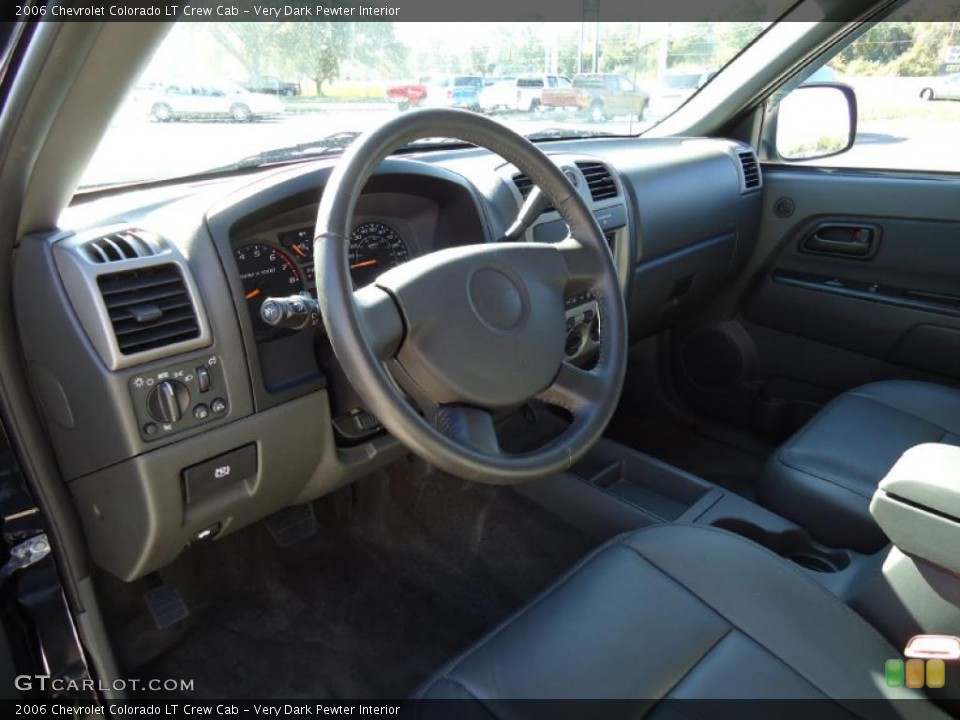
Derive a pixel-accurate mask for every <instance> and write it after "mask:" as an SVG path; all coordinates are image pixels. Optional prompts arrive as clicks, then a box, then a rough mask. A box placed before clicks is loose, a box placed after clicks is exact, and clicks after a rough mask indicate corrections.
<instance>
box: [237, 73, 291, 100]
mask: <svg viewBox="0 0 960 720" xmlns="http://www.w3.org/2000/svg"><path fill="white" fill-rule="evenodd" d="M243 87H244V88H245V89H246V90H249V91H250V92H254V93H264V94H266V95H276V96H278V97H281V96H282V97H294V96H296V95H299V94H300V83H298V82H292V81H289V80H281V79H280V78H278V77H277V76H276V75H261V76H259V77H257V78H251V79H250V80H249V81H248V82H245V83H244V84H243Z"/></svg>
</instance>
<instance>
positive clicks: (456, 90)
mask: <svg viewBox="0 0 960 720" xmlns="http://www.w3.org/2000/svg"><path fill="white" fill-rule="evenodd" d="M482 87H483V78H482V77H480V76H479V75H445V76H441V77H438V78H433V79H430V80H429V81H428V82H426V83H425V87H424V90H425V92H424V95H423V97H422V98H421V99H420V103H419V104H420V105H423V106H424V107H458V108H467V109H468V110H479V109H480V100H479V97H478V96H479V94H480V90H481V88H482Z"/></svg>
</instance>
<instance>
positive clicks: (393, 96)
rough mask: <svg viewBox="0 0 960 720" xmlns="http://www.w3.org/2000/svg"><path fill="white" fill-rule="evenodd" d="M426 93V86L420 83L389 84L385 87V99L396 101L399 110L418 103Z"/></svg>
mask: <svg viewBox="0 0 960 720" xmlns="http://www.w3.org/2000/svg"><path fill="white" fill-rule="evenodd" d="M426 94H427V86H426V85H424V84H422V83H410V84H407V85H391V86H390V87H388V88H387V100H389V101H390V102H392V103H396V104H397V106H398V107H399V108H400V109H401V110H407V109H409V108H411V107H415V106H416V105H419V104H420V101H421V100H423V97H424V96H425V95H426Z"/></svg>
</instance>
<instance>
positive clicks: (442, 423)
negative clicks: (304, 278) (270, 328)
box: [314, 109, 627, 485]
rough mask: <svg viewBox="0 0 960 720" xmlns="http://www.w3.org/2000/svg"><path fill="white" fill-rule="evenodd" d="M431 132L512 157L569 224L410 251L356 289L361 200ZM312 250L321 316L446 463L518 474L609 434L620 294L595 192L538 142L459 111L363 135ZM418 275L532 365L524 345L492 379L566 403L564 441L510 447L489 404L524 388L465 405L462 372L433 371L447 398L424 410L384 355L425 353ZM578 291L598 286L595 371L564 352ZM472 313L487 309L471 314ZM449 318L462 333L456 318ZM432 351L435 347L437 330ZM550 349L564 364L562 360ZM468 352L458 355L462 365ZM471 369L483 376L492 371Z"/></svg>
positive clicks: (563, 458) (329, 187) (618, 369)
mask: <svg viewBox="0 0 960 720" xmlns="http://www.w3.org/2000/svg"><path fill="white" fill-rule="evenodd" d="M429 137H449V138H456V139H460V140H465V141H467V142H470V143H473V144H475V145H479V146H481V147H484V148H486V149H488V150H490V151H492V152H494V153H496V154H498V155H500V156H501V157H503V158H504V159H505V160H507V161H508V162H510V163H512V164H513V165H515V166H516V167H517V168H519V169H520V170H521V171H523V172H524V173H526V174H527V176H528V177H529V178H531V180H532V181H533V182H534V183H535V184H536V185H539V186H540V188H541V189H542V191H543V192H544V193H545V194H546V196H547V197H548V198H549V199H550V201H551V202H552V204H553V205H554V207H555V208H556V209H557V211H558V212H559V213H560V216H561V217H562V218H563V219H564V220H565V221H566V223H567V225H568V227H569V229H570V234H569V237H567V238H566V239H565V240H562V241H560V242H558V243H553V244H542V243H488V244H484V245H480V246H477V245H474V246H463V247H459V248H451V249H449V250H442V251H438V252H435V253H431V254H430V255H428V256H424V257H423V258H416V259H413V260H411V261H409V262H408V263H405V264H404V265H402V266H400V267H399V268H395V269H393V270H391V271H389V272H387V273H385V274H384V275H381V276H380V278H379V279H378V280H377V281H376V282H375V284H373V285H369V286H367V287H366V288H361V289H359V290H354V288H353V284H352V281H351V278H350V269H349V263H348V246H349V237H350V233H351V223H352V218H353V214H354V209H355V206H356V202H357V198H358V197H359V195H360V193H361V191H362V190H363V188H364V186H365V185H366V183H367V180H368V179H369V178H370V176H371V175H372V174H373V172H374V171H375V170H376V168H377V167H378V166H379V165H380V163H381V162H382V161H383V160H384V159H385V158H386V157H387V156H388V155H389V154H390V153H391V152H393V151H394V150H396V149H398V148H400V147H403V146H404V145H407V144H408V143H410V142H412V141H414V140H418V139H421V138H429ZM314 260H315V267H316V277H317V298H318V301H319V304H320V310H321V313H322V317H323V322H324V325H325V327H326V330H327V334H328V336H329V339H330V343H331V346H332V349H333V351H334V354H335V355H336V357H337V359H338V361H339V362H340V363H341V365H342V367H343V370H344V372H345V374H346V376H347V378H348V380H349V381H350V382H351V383H352V385H353V387H354V388H355V389H356V391H357V393H358V394H359V395H360V397H361V398H362V399H363V401H364V402H365V404H366V406H367V408H368V409H369V411H370V412H372V413H373V414H374V415H375V416H376V417H377V418H378V419H379V420H380V421H381V423H382V424H383V425H384V427H385V428H386V429H387V430H388V431H389V432H390V433H391V434H392V435H393V436H394V437H396V438H397V439H398V440H399V441H400V442H402V443H403V444H404V445H406V446H407V447H408V448H409V449H410V450H412V451H413V452H415V453H416V454H418V455H420V456H421V457H423V458H424V459H425V460H427V461H428V462H430V463H432V464H433V465H435V466H436V467H438V468H440V469H442V470H444V471H446V472H448V473H451V474H453V475H457V476H459V477H463V478H465V479H468V480H474V481H478V482H484V483H489V484H498V485H509V484H516V483H520V482H525V481H529V480H534V479H537V478H541V477H544V476H546V475H548V474H552V473H556V472H560V471H563V470H566V469H569V468H570V467H571V466H572V465H573V464H574V463H575V462H576V461H577V460H578V459H579V458H580V457H582V455H583V454H584V453H585V452H586V451H587V450H588V449H589V448H590V447H591V446H592V445H593V444H594V443H595V442H596V441H597V440H598V439H599V438H600V437H601V436H602V434H603V431H604V429H605V428H606V425H607V423H608V422H609V420H610V418H611V417H612V415H613V412H614V410H615V409H616V405H617V402H618V399H619V396H620V391H621V389H622V386H623V380H624V375H625V372H626V353H627V320H626V311H625V309H624V303H623V295H622V292H621V289H620V284H619V281H618V278H617V271H616V268H615V265H614V261H613V258H612V255H611V253H610V250H609V248H608V246H607V243H606V239H605V238H604V236H603V232H602V231H601V229H600V227H599V225H598V224H597V221H596V219H595V218H594V216H593V214H592V213H591V212H590V209H589V208H588V206H587V204H586V202H585V201H584V199H583V198H582V197H581V196H580V195H579V193H578V192H577V191H576V189H575V188H574V187H573V186H572V185H571V184H570V182H569V180H568V179H567V178H566V177H565V176H564V174H563V172H562V171H561V170H560V169H559V168H558V167H557V166H556V165H554V164H553V162H551V161H550V160H549V159H548V158H547V156H546V155H545V154H544V153H543V152H542V151H541V150H540V149H539V148H538V147H537V146H536V145H534V144H533V143H531V142H530V141H529V140H527V139H525V138H523V137H521V136H520V135H518V134H516V133H515V132H513V131H512V130H510V129H508V128H506V127H504V126H503V125H501V124H500V123H498V122H496V121H494V120H491V119H489V118H486V117H484V116H482V115H478V114H475V113H471V112H467V111H462V110H452V109H435V110H434V109H428V110H418V111H415V112H412V113H407V114H403V115H400V116H398V117H397V118H396V119H394V120H391V121H389V122H387V123H385V124H384V125H382V126H380V127H378V128H377V129H375V130H373V131H371V132H369V133H367V134H365V135H363V136H361V137H360V138H358V139H357V140H356V141H355V142H354V143H353V144H352V145H351V146H350V147H349V148H348V150H347V151H346V152H345V153H344V155H343V157H342V158H341V160H340V161H339V162H338V163H337V165H336V167H335V169H334V170H333V172H332V174H331V176H330V178H329V181H328V182H327V184H326V187H325V189H324V191H323V194H322V197H321V201H320V207H319V210H318V214H317V225H316V232H315V241H314ZM447 276H455V277H460V276H462V277H463V278H466V285H465V288H466V290H465V292H463V293H462V294H463V295H464V297H466V296H469V297H466V300H463V299H462V298H461V297H460V296H461V291H460V288H459V286H458V285H450V282H449V281H447V280H445V279H444V280H442V278H446V277H447ZM478 278H479V280H478ZM504 278H506V279H504ZM417 283H421V284H429V283H433V286H434V287H436V288H445V290H443V300H439V301H438V300H437V298H436V297H434V298H433V302H434V303H437V302H439V304H440V305H441V306H442V305H444V303H445V302H447V301H448V300H449V303H450V307H451V308H452V307H453V306H454V305H456V306H457V307H458V308H459V307H460V306H462V307H463V308H464V309H463V310H462V311H461V312H462V313H464V315H463V317H465V318H467V319H468V320H469V321H470V322H473V321H474V320H475V319H477V321H478V322H479V323H482V324H483V325H484V326H490V323H491V322H492V323H493V325H494V327H491V328H490V331H489V333H488V334H484V333H479V334H480V335H483V338H481V340H483V339H486V340H489V343H491V344H497V343H500V345H497V347H496V348H494V350H500V349H501V348H503V347H514V345H503V343H505V342H506V343H510V342H516V343H517V344H516V345H515V346H516V347H522V348H526V354H527V356H530V357H531V359H530V362H529V363H527V362H525V361H524V359H523V357H522V355H523V353H519V354H518V357H516V358H513V361H512V362H511V363H510V364H504V363H496V365H497V366H496V367H493V366H491V367H489V375H490V377H489V383H490V385H489V387H491V388H500V387H501V386H502V385H506V386H510V385H511V383H512V382H513V377H514V376H513V374H511V373H514V372H515V373H516V374H517V376H518V377H519V378H520V379H519V380H517V381H516V382H515V383H513V384H514V385H516V389H515V390H514V394H517V393H520V394H521V395H526V394H527V393H529V394H530V396H529V397H523V398H521V399H522V400H523V401H528V400H532V399H534V398H537V399H540V400H542V401H544V402H547V403H549V404H552V405H555V406H559V407H562V408H564V409H566V410H567V411H569V412H570V414H571V415H572V417H573V422H572V423H571V424H570V426H569V427H568V428H567V429H566V430H565V431H564V432H563V433H562V434H561V435H560V437H558V438H556V439H555V440H553V441H552V442H550V443H548V444H547V445H545V446H544V447H542V448H540V449H538V450H536V451H533V452H530V453H525V454H519V455H509V454H505V453H503V452H501V451H500V448H499V445H498V444H497V441H496V438H495V434H494V421H493V412H494V411H496V410H497V409H500V408H501V407H504V406H505V405H504V404H505V403H507V402H508V401H509V400H511V399H514V398H512V397H511V396H510V394H509V392H507V393H506V394H505V395H504V397H503V398H498V403H499V404H498V406H497V407H484V406H482V405H480V403H479V402H471V401H470V397H475V396H476V393H474V396H469V395H467V398H468V399H467V401H461V400H460V396H458V395H457V391H459V390H460V387H461V386H463V385H466V384H467V383H466V382H464V383H460V384H458V381H459V380H460V379H461V378H460V377H455V378H453V379H451V380H449V381H448V382H446V384H444V382H445V380H444V379H441V380H437V385H436V387H439V388H440V389H441V390H440V391H438V392H437V393H436V394H441V395H445V396H447V397H445V399H436V398H433V400H434V401H435V403H436V404H435V406H433V407H432V408H429V409H423V413H424V414H421V412H419V411H418V410H417V408H415V407H414V406H413V405H412V404H411V403H410V401H409V400H408V399H407V398H406V397H405V394H404V392H403V391H402V390H401V389H400V387H399V386H398V385H397V382H396V381H395V380H394V379H393V377H392V376H391V374H390V372H389V371H388V369H387V363H397V362H399V363H400V364H401V365H403V364H404V363H407V364H408V365H409V366H410V367H414V365H411V362H412V361H411V358H417V357H419V355H418V354H417V352H419V350H420V348H417V347H416V342H417V340H418V338H419V337H420V335H421V334H422V333H421V332H420V328H421V326H426V325H427V320H426V319H424V313H429V312H430V310H429V309H426V310H425V309H424V308H425V307H426V306H425V302H424V300H425V299H424V298H423V297H418V296H417V291H416V286H417ZM444 283H445V284H444ZM434 292H435V294H436V293H437V291H436V290H434ZM553 292H556V293H558V294H559V296H558V299H554V298H552V297H551V295H550V294H551V293H553ZM574 292H589V293H592V295H593V296H594V298H595V299H596V301H597V304H598V308H599V315H600V322H601V327H600V351H599V356H598V358H597V361H596V364H595V365H594V367H593V368H591V369H590V370H584V369H580V368H577V367H575V366H573V365H571V364H569V363H567V362H566V361H565V360H564V355H563V349H562V337H563V335H564V332H565V331H564V330H563V325H564V316H563V312H562V308H563V298H564V295H565V294H573V293H574ZM557 302H559V306H558V305H557ZM468 307H469V308H470V309H469V310H468V309H467V308H468ZM557 307H559V308H560V314H559V318H556V315H557ZM478 308H480V309H479V310H478ZM490 308H492V310H491V309H490ZM418 312H419V313H420V316H419V317H418V316H417V313H418ZM453 312H454V310H451V313H453ZM469 312H473V313H474V314H475V315H476V316H477V318H473V317H470V316H469V314H468V313H469ZM491 318H492V320H491ZM442 320H443V318H442V313H441V310H440V309H437V310H435V311H434V314H433V315H432V316H431V319H430V322H431V323H435V322H440V321H442ZM554 320H557V322H558V323H559V328H560V337H561V341H560V347H558V348H554V345H556V334H555V331H554V330H553V328H552V325H551V323H552V322H553V321H554ZM536 322H539V323H541V326H540V332H541V333H542V339H543V341H542V342H540V340H541V338H540V337H534V336H533V335H530V336H529V337H521V335H522V333H523V332H528V333H529V332H533V331H534V330H536V328H533V325H534V324H536ZM511 323H513V325H511ZM528 325H529V326H530V327H529V328H528V327H527V326H528ZM477 327H480V325H479V324H478V325H477ZM450 328H451V331H453V330H457V331H459V328H455V327H454V326H452V325H451V326H450ZM484 332H486V331H484ZM512 335H516V337H515V338H514V337H512ZM523 342H526V343H527V344H526V345H523V344H522V343H523ZM531 343H533V344H531ZM540 345H545V346H549V347H545V348H541V347H540ZM432 347H434V348H436V347H439V346H438V345H436V341H435V340H434V345H433V346H432ZM475 347H476V348H477V349H478V350H482V349H483V348H482V346H480V345H476V346H475ZM415 351H417V352H415ZM444 352H449V350H444ZM421 354H423V355H429V352H426V351H424V353H421ZM480 354H482V353H480ZM500 354H501V355H502V354H503V353H500ZM532 355H537V357H536V358H532ZM554 355H556V368H555V369H552V367H553V361H554ZM471 360H472V358H470V357H464V358H462V361H463V363H465V364H469V363H470V362H471ZM429 362H430V360H429V359H427V360H426V364H425V365H424V366H423V367H421V366H419V365H417V366H416V371H417V372H418V373H419V377H420V378H421V381H422V382H421V384H423V385H431V384H433V383H434V381H435V379H436V375H435V374H431V371H432V370H435V368H434V367H433V366H431V365H429ZM528 365H535V366H536V367H532V368H531V367H528ZM447 367H448V368H449V369H450V375H451V377H452V376H453V375H455V374H456V372H459V371H458V370H455V369H454V368H453V367H452V364H451V363H449V362H448V363H447ZM473 369H474V370H476V371H478V372H481V373H482V372H484V368H482V367H479V368H473ZM548 371H549V372H548ZM440 375H442V373H440ZM541 375H542V376H543V377H542V382H541V377H540V376H541ZM539 385H542V387H540V386H539ZM451 398H453V399H454V401H452V402H451V401H450V400H451ZM515 404H516V405H519V404H522V403H515ZM431 414H432V416H430V415H431Z"/></svg>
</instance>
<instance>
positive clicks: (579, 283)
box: [554, 237, 605, 294]
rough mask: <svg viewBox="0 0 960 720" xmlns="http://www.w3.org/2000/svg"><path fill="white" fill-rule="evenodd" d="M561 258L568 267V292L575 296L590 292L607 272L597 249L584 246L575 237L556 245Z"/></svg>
mask: <svg viewBox="0 0 960 720" xmlns="http://www.w3.org/2000/svg"><path fill="white" fill-rule="evenodd" d="M554 247H556V248H557V250H559V251H560V257H562V258H563V262H564V264H565V266H566V271H567V275H566V278H565V284H566V292H567V293H568V294H573V293H577V292H583V291H586V290H590V289H591V288H592V287H594V286H595V285H596V283H597V278H599V277H602V276H603V274H604V271H605V268H604V264H603V260H602V258H601V257H600V256H599V254H598V253H597V250H596V248H591V247H589V246H588V245H584V244H583V243H581V242H580V241H579V240H577V239H576V238H574V237H568V238H566V239H564V240H561V241H560V242H558V243H556V244H555V245H554Z"/></svg>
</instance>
